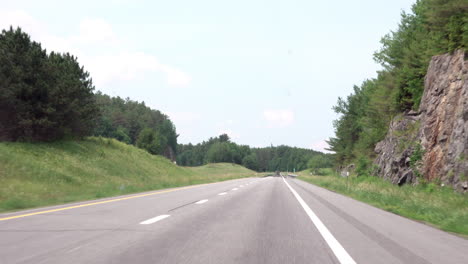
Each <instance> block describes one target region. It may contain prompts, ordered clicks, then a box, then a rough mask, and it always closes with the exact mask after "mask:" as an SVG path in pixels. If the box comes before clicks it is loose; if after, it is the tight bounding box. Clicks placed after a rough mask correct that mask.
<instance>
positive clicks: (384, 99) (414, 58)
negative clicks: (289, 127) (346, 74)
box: [328, 0, 468, 174]
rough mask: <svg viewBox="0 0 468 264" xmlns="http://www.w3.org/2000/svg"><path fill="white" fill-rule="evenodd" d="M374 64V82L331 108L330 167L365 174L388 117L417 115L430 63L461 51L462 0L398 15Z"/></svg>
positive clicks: (424, 1) (439, 1)
mask: <svg viewBox="0 0 468 264" xmlns="http://www.w3.org/2000/svg"><path fill="white" fill-rule="evenodd" d="M381 43H382V47H381V49H380V50H379V51H377V52H376V53H375V54H374V59H375V61H377V62H378V63H380V64H381V65H382V66H383V69H382V70H381V71H379V72H378V75H377V77H376V78H373V79H369V80H366V81H364V82H363V83H362V84H361V85H360V86H354V91H353V93H352V94H351V95H349V96H348V97H347V98H346V99H343V98H338V103H337V105H336V106H334V107H333V109H334V111H335V112H336V113H338V114H340V117H339V118H338V119H337V120H335V121H334V123H333V125H334V128H335V137H333V138H330V139H329V141H328V143H329V145H330V150H333V151H334V152H335V153H336V157H335V165H336V166H338V167H339V166H344V165H346V164H348V163H351V162H356V163H357V167H359V168H357V169H359V171H362V172H363V173H364V174H366V173H370V170H371V159H372V158H374V156H375V154H374V147H375V145H376V144H377V142H379V141H381V140H382V139H383V138H384V137H385V134H386V132H387V130H388V126H389V124H390V121H391V120H392V118H393V117H395V116H396V115H397V114H399V113H402V112H407V111H410V110H416V111H417V110H418V108H419V104H420V101H421V97H422V94H423V91H424V76H425V75H426V71H427V68H428V66H429V62H430V60H431V57H432V56H434V55H437V54H443V53H447V52H453V51H455V50H457V49H466V45H467V43H468V4H467V2H466V1H465V0H419V1H417V2H416V3H415V4H414V5H413V6H412V9H411V13H405V12H403V13H402V15H401V21H400V24H399V26H398V29H397V30H396V31H392V32H390V33H389V34H387V35H385V36H384V37H383V38H382V40H381Z"/></svg>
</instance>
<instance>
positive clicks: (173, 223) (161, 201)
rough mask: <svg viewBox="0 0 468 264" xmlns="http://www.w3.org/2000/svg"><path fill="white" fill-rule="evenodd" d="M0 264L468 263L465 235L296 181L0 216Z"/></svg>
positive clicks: (226, 185) (245, 183)
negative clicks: (438, 228) (458, 234)
mask: <svg viewBox="0 0 468 264" xmlns="http://www.w3.org/2000/svg"><path fill="white" fill-rule="evenodd" d="M0 263H1V264H4V263H5V264H10V263H34V264H40V263H60V264H63V263H126V264H127V263H131V264H137V263H171V264H172V263H205V264H206V263H252V264H254V263H255V264H257V263H269V264H270V263H271V264H273V263H323V264H326V263H372V264H375V263H413V264H419V263H421V264H422V263H457V264H463V263H468V240H466V239H464V238H461V237H458V236H455V235H452V234H449V233H446V232H443V231H440V230H437V229H434V228H432V227H429V226H427V225H424V224H421V223H418V222H415V221H412V220H408V219H406V218H403V217H400V216H398V215H395V214H392V213H389V212H385V211H383V210H380V209H377V208H374V207H372V206H370V205H367V204H364V203H361V202H358V201H355V200H353V199H350V198H347V197H345V196H342V195H340V194H336V193H334V192H331V191H328V190H326V189H323V188H320V187H317V186H314V185H311V184H309V183H306V182H303V181H301V180H299V179H292V178H288V179H285V178H283V177H265V178H244V179H237V180H230V181H225V182H219V183H212V184H204V185H194V186H188V187H182V188H173V189H166V190H158V191H153V192H147V193H141V194H132V195H126V196H120V197H113V198H107V199H101V200H95V201H87V202H81V203H74V204H67V205H61V206H55V207H48V208H40V209H34V210H27V211H21V212H15V213H9V214H0Z"/></svg>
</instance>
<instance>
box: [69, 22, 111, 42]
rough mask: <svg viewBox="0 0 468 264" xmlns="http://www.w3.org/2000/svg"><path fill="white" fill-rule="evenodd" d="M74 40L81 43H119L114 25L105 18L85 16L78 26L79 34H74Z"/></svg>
mask: <svg viewBox="0 0 468 264" xmlns="http://www.w3.org/2000/svg"><path fill="white" fill-rule="evenodd" d="M71 39H72V42H74V43H80V44H88V45H89V44H94V43H99V44H112V43H115V44H118V38H117V36H116V35H115V34H114V31H113V29H112V26H111V25H110V24H109V23H107V22H106V21H105V20H103V19H99V18H95V19H93V18H85V19H83V20H82V21H81V22H80V25H79V26H78V35H76V36H73V37H72V38H71Z"/></svg>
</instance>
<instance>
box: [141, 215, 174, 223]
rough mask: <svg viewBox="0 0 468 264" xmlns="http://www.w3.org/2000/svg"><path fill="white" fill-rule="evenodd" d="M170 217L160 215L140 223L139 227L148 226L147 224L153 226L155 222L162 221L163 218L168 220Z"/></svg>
mask: <svg viewBox="0 0 468 264" xmlns="http://www.w3.org/2000/svg"><path fill="white" fill-rule="evenodd" d="M169 216H170V215H160V216H156V217H153V218H150V219H148V220H145V221H143V222H141V223H140V225H149V224H154V223H156V222H157V221H161V220H163V219H164V218H168V217H169Z"/></svg>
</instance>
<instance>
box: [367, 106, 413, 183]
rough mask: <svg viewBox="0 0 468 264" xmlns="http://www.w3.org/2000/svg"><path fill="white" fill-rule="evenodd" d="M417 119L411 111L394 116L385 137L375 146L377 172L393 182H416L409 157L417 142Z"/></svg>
mask: <svg viewBox="0 0 468 264" xmlns="http://www.w3.org/2000/svg"><path fill="white" fill-rule="evenodd" d="M419 119H420V116H419V115H417V114H416V113H413V112H411V113H407V114H404V115H401V116H398V117H396V118H394V119H393V121H392V122H391V123H390V128H389V130H388V133H387V136H386V137H385V139H384V140H383V141H381V142H379V143H377V145H376V146H375V152H376V153H377V158H376V159H375V161H374V163H375V164H376V165H377V166H376V168H377V174H378V175H379V176H380V177H383V178H385V179H386V180H389V181H391V182H392V183H393V184H398V185H401V184H404V183H407V182H409V183H417V182H418V178H417V175H415V172H414V171H413V168H412V167H414V166H411V165H412V164H411V157H412V155H413V152H414V149H415V143H414V142H418V130H419Z"/></svg>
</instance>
